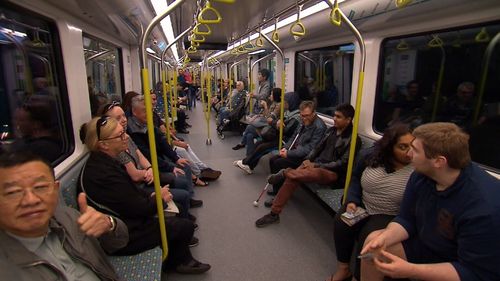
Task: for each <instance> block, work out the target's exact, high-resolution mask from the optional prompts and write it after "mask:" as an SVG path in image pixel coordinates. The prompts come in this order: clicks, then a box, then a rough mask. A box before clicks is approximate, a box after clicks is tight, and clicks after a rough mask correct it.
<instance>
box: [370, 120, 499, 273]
mask: <svg viewBox="0 0 500 281" xmlns="http://www.w3.org/2000/svg"><path fill="white" fill-rule="evenodd" d="M413 135H414V136H415V139H414V140H413V142H412V145H411V149H410V151H409V155H410V157H411V158H412V164H413V166H414V168H415V172H414V173H413V174H412V176H411V177H410V179H409V181H408V184H407V186H406V191H405V195H404V198H403V202H402V204H401V209H400V213H399V215H398V216H397V217H396V218H395V219H394V220H393V221H392V222H391V223H390V224H389V225H388V226H387V227H386V228H385V229H384V230H379V231H375V232H373V233H371V234H370V235H369V236H368V238H367V239H366V242H365V246H364V247H363V250H362V251H361V254H368V253H370V254H372V257H373V259H371V258H366V259H363V260H362V263H361V279H362V280H382V279H383V277H384V276H390V277H393V278H412V279H418V280H500V267H499V266H498V265H499V264H500V243H499V240H498V239H499V237H500V181H499V180H498V179H496V178H494V177H493V176H491V175H490V174H488V173H487V172H485V171H484V170H483V169H481V168H480V167H479V166H478V165H476V164H475V163H472V162H471V159H470V154H469V145H468V139H469V137H468V135H467V134H465V133H464V132H463V131H462V130H461V129H460V128H459V127H458V126H457V125H455V124H453V123H430V124H425V125H422V126H419V127H418V128H416V129H415V130H414V131H413ZM368 256H370V255H368Z"/></svg>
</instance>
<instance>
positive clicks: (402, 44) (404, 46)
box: [396, 39, 410, 51]
mask: <svg viewBox="0 0 500 281" xmlns="http://www.w3.org/2000/svg"><path fill="white" fill-rule="evenodd" d="M409 48H410V46H408V43H406V41H405V40H404V39H402V40H401V41H399V43H398V45H397V46H396V49H397V50H398V51H406V50H408V49H409Z"/></svg>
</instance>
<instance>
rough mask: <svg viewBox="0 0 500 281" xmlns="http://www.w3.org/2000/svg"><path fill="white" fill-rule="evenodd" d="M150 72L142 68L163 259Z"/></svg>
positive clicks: (165, 252) (164, 243)
mask: <svg viewBox="0 0 500 281" xmlns="http://www.w3.org/2000/svg"><path fill="white" fill-rule="evenodd" d="M149 90H150V87H149V73H148V69H147V68H143V69H142V92H143V94H144V103H145V105H146V118H147V126H148V138H149V140H150V141H149V147H150V149H151V165H152V167H153V178H154V188H155V194H156V196H155V198H156V207H157V211H158V221H159V223H160V236H161V240H162V246H163V259H166V257H167V256H168V246H167V232H166V230H165V217H164V213H163V200H162V198H161V196H160V194H161V186H160V174H159V168H158V156H157V154H156V142H155V141H154V140H155V137H154V125H153V104H152V103H151V94H150V93H149Z"/></svg>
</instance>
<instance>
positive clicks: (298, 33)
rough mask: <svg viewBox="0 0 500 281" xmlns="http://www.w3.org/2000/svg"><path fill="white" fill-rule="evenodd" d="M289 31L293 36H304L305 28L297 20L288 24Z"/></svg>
mask: <svg viewBox="0 0 500 281" xmlns="http://www.w3.org/2000/svg"><path fill="white" fill-rule="evenodd" d="M297 28H298V29H297ZM290 33H291V34H292V35H295V36H305V35H306V28H305V26H304V24H303V23H302V22H301V21H300V20H297V21H296V22H295V23H293V24H292V25H291V26H290Z"/></svg>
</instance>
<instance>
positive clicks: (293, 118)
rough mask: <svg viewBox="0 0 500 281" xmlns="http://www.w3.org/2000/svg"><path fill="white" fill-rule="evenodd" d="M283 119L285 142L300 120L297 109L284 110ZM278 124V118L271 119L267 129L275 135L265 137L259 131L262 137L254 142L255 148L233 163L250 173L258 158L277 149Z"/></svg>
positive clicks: (279, 122) (257, 162)
mask: <svg viewBox="0 0 500 281" xmlns="http://www.w3.org/2000/svg"><path fill="white" fill-rule="evenodd" d="M285 106H286V105H285ZM284 119H285V120H284V122H283V123H284V124H285V127H284V128H283V141H284V142H285V143H286V142H287V141H288V140H289V139H290V138H291V137H292V134H293V133H294V132H295V130H296V129H297V127H298V126H299V125H300V123H301V122H302V121H301V119H300V114H299V110H298V109H297V110H295V111H293V112H289V111H288V110H287V111H285V113H284ZM280 124H281V121H280V120H276V121H273V122H272V124H271V125H269V127H270V128H268V130H275V134H276V135H275V136H274V137H272V136H271V138H269V137H266V134H262V133H261V135H262V139H261V140H259V141H257V142H256V143H255V149H254V150H253V152H252V153H251V154H250V155H248V156H247V157H245V158H244V159H242V160H236V161H234V162H233V165H235V166H236V167H238V168H240V169H242V170H243V171H245V172H246V173H248V174H252V173H253V170H254V169H255V167H257V164H259V161H260V159H261V158H262V157H263V156H264V155H266V154H268V153H270V152H272V151H273V150H278V147H279V146H278V145H279V127H280V126H281V125H280ZM261 132H262V131H261Z"/></svg>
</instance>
